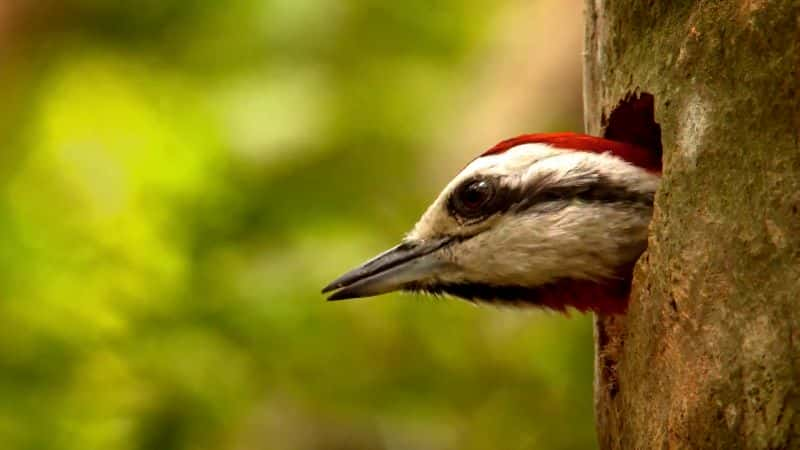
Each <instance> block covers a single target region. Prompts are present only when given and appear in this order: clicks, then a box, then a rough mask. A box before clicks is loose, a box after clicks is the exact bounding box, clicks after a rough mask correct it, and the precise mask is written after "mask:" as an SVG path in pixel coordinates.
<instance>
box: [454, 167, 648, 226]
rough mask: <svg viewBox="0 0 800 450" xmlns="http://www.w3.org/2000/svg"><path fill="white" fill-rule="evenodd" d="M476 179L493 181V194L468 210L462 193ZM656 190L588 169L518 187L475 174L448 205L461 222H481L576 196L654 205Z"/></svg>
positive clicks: (565, 202)
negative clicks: (585, 171)
mask: <svg viewBox="0 0 800 450" xmlns="http://www.w3.org/2000/svg"><path fill="white" fill-rule="evenodd" d="M477 180H482V181H486V182H487V183H491V186H492V189H493V191H492V196H491V198H490V199H489V200H488V201H487V202H486V203H485V204H483V205H481V207H480V208H476V209H475V210H465V209H464V208H463V206H462V207H459V205H461V204H463V202H461V201H460V198H459V195H462V193H463V192H464V188H465V187H467V186H468V185H469V184H473V183H475V182H476V181H477ZM654 196H655V192H653V191H638V190H634V189H631V188H630V187H629V186H627V185H625V184H622V183H619V182H616V181H613V180H611V179H610V178H608V177H606V176H604V175H601V174H598V173H592V172H587V173H585V174H580V175H577V176H571V177H568V178H566V179H565V178H563V177H557V176H556V174H545V175H542V176H540V177H539V178H538V179H536V180H535V181H533V182H531V183H529V184H527V185H524V186H517V187H509V186H508V185H507V184H506V183H504V180H503V178H501V177H496V176H495V177H486V178H473V179H470V180H467V181H465V182H464V183H462V185H461V186H459V187H458V188H456V189H455V190H454V191H453V194H451V197H450V198H449V199H448V202H447V209H448V212H449V213H450V215H451V216H453V217H455V218H456V219H457V220H459V222H461V223H468V224H475V223H479V222H481V221H483V220H486V219H487V218H489V217H491V216H492V215H494V214H498V213H504V212H506V211H509V210H511V211H513V212H522V211H527V210H529V209H534V208H541V209H545V210H557V209H561V208H564V207H566V206H567V205H569V203H570V202H572V201H574V200H578V201H582V202H586V203H607V204H611V203H619V204H629V205H637V206H646V207H652V206H653V199H654Z"/></svg>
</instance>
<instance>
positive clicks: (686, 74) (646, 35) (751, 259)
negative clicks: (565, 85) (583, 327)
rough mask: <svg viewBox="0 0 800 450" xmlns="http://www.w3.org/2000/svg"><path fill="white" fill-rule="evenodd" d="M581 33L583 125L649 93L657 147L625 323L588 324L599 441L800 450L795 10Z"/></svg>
mask: <svg viewBox="0 0 800 450" xmlns="http://www.w3.org/2000/svg"><path fill="white" fill-rule="evenodd" d="M586 22H587V25H586V26H587V28H586V54H585V58H586V59H585V69H584V70H585V72H584V84H585V86H584V88H585V89H584V95H585V97H584V101H585V120H586V128H587V131H588V132H589V133H591V134H595V135H602V134H603V133H604V131H605V132H607V131H608V122H609V118H610V117H611V116H612V113H613V112H614V110H615V108H616V107H617V106H618V105H619V103H620V101H621V100H623V99H625V98H626V97H627V98H630V94H632V93H637V94H642V93H649V94H651V95H652V96H653V97H652V98H653V100H654V103H653V104H654V107H655V120H656V122H658V123H659V124H660V126H661V139H662V141H661V142H662V144H663V149H664V159H663V162H664V172H663V181H662V185H661V188H660V190H659V192H658V194H657V196H656V206H655V213H654V217H653V222H652V225H651V236H650V243H649V248H648V250H647V252H646V253H645V254H644V255H643V256H642V258H641V259H640V260H639V262H638V264H637V267H636V270H635V274H634V287H633V294H632V297H631V304H630V307H629V310H628V313H627V314H626V315H625V316H618V317H598V318H597V319H596V330H595V331H596V336H595V338H596V351H597V353H596V373H595V377H596V379H595V406H596V416H597V427H598V435H599V439H600V447H601V448H604V449H610V448H625V449H661V448H715V449H716V448H723V449H735V448H753V449H756V448H758V449H760V448H781V449H782V448H800V376H799V374H800V351H799V350H798V345H800V320H799V319H800V148H799V147H798V137H800V136H799V133H798V129H800V1H797V0H773V1H770V0H737V1H731V0H728V1H697V2H694V1H683V0H675V1H669V0H651V1H643V0H614V1H612V0H587V1H586ZM645 97H646V96H645ZM617 126H623V127H624V126H626V123H625V122H623V123H622V124H621V125H620V124H617Z"/></svg>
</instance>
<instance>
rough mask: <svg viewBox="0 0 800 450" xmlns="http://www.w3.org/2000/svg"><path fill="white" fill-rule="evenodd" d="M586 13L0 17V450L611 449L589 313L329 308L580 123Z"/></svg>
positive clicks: (326, 5) (80, 6)
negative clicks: (464, 170) (374, 268)
mask: <svg viewBox="0 0 800 450" xmlns="http://www.w3.org/2000/svg"><path fill="white" fill-rule="evenodd" d="M581 3H582V2H581V1H580V0H569V1H565V0H538V1H522V0H520V1H511V0H505V1H497V2H484V1H475V0H467V1H464V0H457V1H456V0H445V1H440V2H428V1H423V0H411V1H405V2H388V1H385V0H349V1H332V0H329V1H325V0H229V1H225V2H220V1H217V0H184V1H177V0H173V1H166V0H140V1H136V2H134V1H130V2H118V1H107V0H29V1H10V0H5V1H2V2H0V92H2V94H0V189H1V190H0V264H1V265H2V266H1V267H0V448H2V449H5V450H13V449H48V450H50V449H52V450H61V449H81V450H93V449H97V450H108V449H131V450H133V449H148V450H149V449H165V450H168V449H200V450H203V449H208V450H211V449H224V450H228V449H230V450H250V449H256V450H258V449H264V450H284V449H286V450H305V449H309V450H316V449H341V450H346V449H377V450H380V449H386V450H399V449H414V450H417V449H422V450H424V449H431V450H440V449H445V450H446V449H454V450H455V449H458V450H462V449H464V450H470V449H476V450H478V449H481V450H483V449H586V448H593V447H594V446H595V443H594V429H593V425H592V406H591V405H592V395H591V378H592V350H591V345H592V344H591V333H592V331H591V323H590V319H589V318H588V317H585V316H580V315H576V314H573V315H572V317H565V316H562V315H559V314H553V313H547V312H542V311H523V312H520V311H516V310H504V309H494V308H490V307H475V306H473V305H470V304H468V303H466V302H460V301H455V300H435V299H428V298H424V297H415V296H410V295H405V296H404V295H389V296H384V297H381V298H377V299H370V300H362V301H355V302H338V303H326V302H325V301H324V297H323V296H321V295H320V294H319V289H320V288H321V287H322V286H323V285H324V284H325V283H326V282H328V281H330V280H331V279H332V278H334V277H335V276H338V275H339V274H340V273H341V272H343V271H344V270H345V269H349V268H350V267H352V266H353V265H355V264H357V263H358V262H360V261H362V260H363V259H365V258H367V257H370V256H372V255H373V254H375V253H376V252H378V251H380V250H383V249H384V248H387V247H389V246H391V245H393V244H394V243H395V242H396V241H397V240H398V239H399V238H400V237H401V236H402V235H403V233H404V232H405V231H407V230H408V229H409V228H410V227H411V225H412V224H413V222H414V221H415V220H416V219H417V217H418V216H419V215H420V213H421V212H422V210H423V209H424V207H425V206H426V205H427V203H428V202H429V201H431V200H432V199H433V198H434V196H435V195H436V193H437V192H438V191H439V189H440V188H441V187H442V186H443V185H444V183H445V182H446V181H447V180H448V179H449V178H450V177H452V176H453V175H454V174H455V173H456V172H457V170H458V169H459V168H461V167H462V166H463V165H465V164H466V163H467V162H468V161H469V160H470V159H471V158H472V157H474V156H475V155H476V154H477V153H479V152H480V151H482V150H483V149H485V148H487V147H489V146H491V145H492V144H494V143H495V142H496V141H498V140H500V139H502V138H505V137H508V136H511V135H514V134H519V133H523V132H532V131H556V130H581V92H580V76H581V68H580V63H581V45H582V27H583V25H582V22H583V16H582V11H581Z"/></svg>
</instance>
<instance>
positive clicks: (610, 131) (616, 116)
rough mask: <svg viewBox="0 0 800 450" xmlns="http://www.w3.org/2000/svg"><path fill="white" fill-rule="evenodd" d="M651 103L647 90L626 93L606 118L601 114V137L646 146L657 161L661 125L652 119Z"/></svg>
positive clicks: (652, 100)
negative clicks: (603, 130) (655, 156)
mask: <svg viewBox="0 0 800 450" xmlns="http://www.w3.org/2000/svg"><path fill="white" fill-rule="evenodd" d="M654 104H655V100H654V98H653V96H652V95H651V94H648V93H647V92H642V93H640V94H636V93H628V95H626V96H625V98H623V99H622V100H620V102H619V103H618V104H617V106H616V107H615V108H614V109H613V110H612V111H611V114H610V115H609V116H608V117H606V114H605V112H604V113H603V115H602V117H601V124H602V126H603V128H604V129H605V132H604V133H603V137H604V138H606V139H611V140H614V141H620V142H627V143H629V144H635V145H638V146H640V147H644V148H646V149H649V150H650V151H652V152H653V153H654V154H655V155H657V156H658V160H659V161H661V156H662V154H663V151H662V148H661V126H660V125H659V124H657V123H656V120H655V110H654V106H653V105H654Z"/></svg>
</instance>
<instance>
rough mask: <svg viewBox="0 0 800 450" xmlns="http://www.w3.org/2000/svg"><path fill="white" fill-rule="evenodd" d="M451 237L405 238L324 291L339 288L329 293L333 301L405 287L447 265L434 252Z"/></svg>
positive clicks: (370, 295) (323, 291)
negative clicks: (414, 239) (429, 238)
mask: <svg viewBox="0 0 800 450" xmlns="http://www.w3.org/2000/svg"><path fill="white" fill-rule="evenodd" d="M450 241H451V239H450V238H442V239H433V240H428V241H408V242H404V243H402V244H400V245H398V246H396V247H393V248H391V249H389V250H387V251H385V252H383V253H381V254H380V255H378V256H376V257H374V258H372V259H370V260H369V261H367V262H365V263H364V264H362V265H361V266H359V267H356V268H355V269H353V270H351V271H349V272H347V273H346V274H344V275H342V276H341V277H339V278H337V279H335V280H333V282H331V284H329V285H327V286H325V288H324V289H323V290H322V293H323V294H324V293H326V292H330V291H336V292H334V293H333V294H331V296H330V297H328V300H329V301H332V300H345V299H349V298H361V297H372V296H374V295H379V294H385V293H387V292H392V291H397V290H400V289H403V288H404V287H406V286H408V285H409V284H412V283H415V282H419V281H420V280H423V279H425V278H426V277H429V276H430V275H431V274H432V273H433V272H434V271H435V270H436V269H438V268H440V267H441V266H443V265H444V263H443V262H442V261H441V260H440V258H438V257H437V256H436V255H434V252H436V250H439V249H440V248H442V247H444V246H445V245H447V244H449V243H450Z"/></svg>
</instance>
